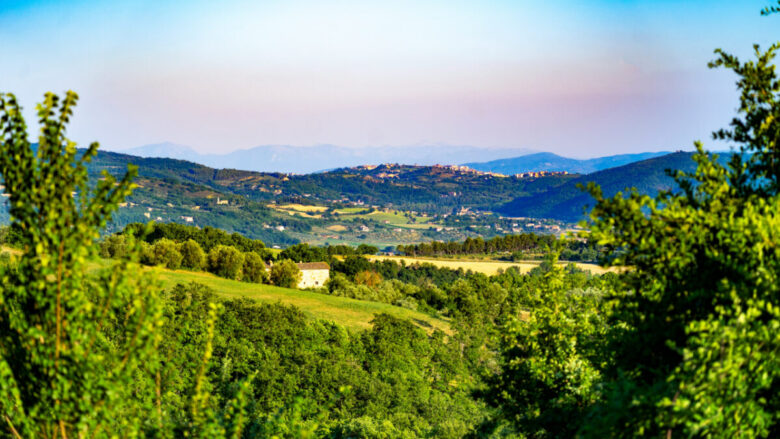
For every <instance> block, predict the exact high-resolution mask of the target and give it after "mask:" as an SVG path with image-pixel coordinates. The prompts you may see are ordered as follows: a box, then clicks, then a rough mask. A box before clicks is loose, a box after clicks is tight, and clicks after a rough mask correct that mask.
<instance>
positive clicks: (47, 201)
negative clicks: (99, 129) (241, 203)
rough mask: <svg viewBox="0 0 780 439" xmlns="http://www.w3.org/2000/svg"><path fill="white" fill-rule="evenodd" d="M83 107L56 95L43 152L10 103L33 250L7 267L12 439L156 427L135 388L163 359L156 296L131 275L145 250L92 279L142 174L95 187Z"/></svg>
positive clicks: (41, 108)
mask: <svg viewBox="0 0 780 439" xmlns="http://www.w3.org/2000/svg"><path fill="white" fill-rule="evenodd" d="M76 100H77V96H76V94H75V93H73V92H68V93H67V94H66V96H65V98H64V99H62V100H60V99H59V98H58V97H57V96H55V95H54V94H51V93H49V94H46V97H45V100H44V102H43V103H42V104H40V105H38V107H37V111H38V116H39V118H40V123H41V125H42V128H41V131H40V136H39V144H38V148H37V151H35V150H34V149H33V148H32V147H31V145H30V143H29V142H28V141H27V135H28V134H27V127H26V125H25V122H24V119H23V118H22V115H21V108H20V107H19V105H18V104H17V102H16V98H15V97H14V96H13V95H10V94H6V95H0V113H1V114H2V116H0V129H2V149H0V174H2V177H3V180H4V183H5V186H6V192H7V193H9V194H10V204H11V217H12V222H13V226H14V227H15V228H17V230H18V231H19V245H20V246H21V248H22V249H23V254H22V256H21V258H19V261H18V263H17V264H15V267H14V269H9V268H8V267H7V266H2V267H0V279H2V281H1V282H0V412H2V416H3V418H4V419H3V422H2V428H3V430H5V435H9V436H10V435H14V436H17V437H59V436H62V437H66V436H72V437H76V436H79V435H101V436H102V435H105V432H106V431H123V432H125V434H126V435H133V434H134V433H136V434H137V433H139V432H140V430H141V429H142V428H143V427H144V424H145V423H146V421H147V414H148V413H147V412H146V407H145V405H144V401H142V400H139V398H138V395H135V394H134V392H133V389H134V388H135V386H134V385H133V382H134V378H135V374H136V372H137V371H138V370H139V369H140V368H142V367H144V366H145V365H146V364H147V362H148V361H149V360H150V359H152V358H153V357H154V355H155V350H156V349H155V331H156V328H157V327H158V325H159V323H160V319H161V309H160V308H159V306H158V305H157V304H158V298H157V294H156V292H155V288H153V287H152V286H151V285H150V284H149V281H148V280H147V279H146V278H145V277H144V276H131V275H130V273H131V272H132V271H133V270H135V269H136V265H135V263H134V262H133V259H137V250H135V251H133V252H132V255H131V256H132V257H131V258H128V259H124V260H122V261H121V262H120V263H118V264H116V265H114V266H113V267H111V268H109V269H107V270H103V271H101V272H100V273H99V274H98V275H97V276H96V277H94V278H88V277H86V276H85V274H84V273H85V272H86V267H85V263H86V262H87V260H88V259H89V258H91V257H93V256H95V253H96V249H97V247H96V246H95V245H93V243H94V241H95V240H96V239H97V238H98V237H99V230H100V228H101V227H103V226H104V225H105V224H106V221H108V220H109V218H110V216H111V214H112V212H114V211H115V210H116V209H117V207H118V205H119V203H120V202H121V201H122V200H123V199H124V198H125V197H126V196H127V195H128V194H130V191H131V189H132V183H131V179H132V177H133V175H134V174H135V169H134V168H132V167H131V168H130V169H129V171H128V173H127V174H126V175H125V176H124V178H122V180H120V181H116V180H115V179H114V178H112V177H110V176H108V175H106V176H104V177H105V178H104V179H103V180H101V181H99V182H98V183H97V184H96V185H95V187H94V188H93V189H91V190H90V189H89V187H88V186H87V171H86V165H85V164H86V162H88V161H89V160H90V159H91V158H92V157H94V155H95V153H96V151H97V147H98V145H97V144H96V143H93V144H92V145H90V148H89V149H88V150H87V152H86V153H84V154H83V155H82V156H81V158H78V159H77V157H76V147H75V144H74V143H73V142H70V141H68V140H67V139H66V138H65V125H66V124H67V123H68V122H69V120H70V117H71V115H72V111H73V107H74V106H75V104H76ZM115 324H118V325H115ZM120 414H121V415H120Z"/></svg>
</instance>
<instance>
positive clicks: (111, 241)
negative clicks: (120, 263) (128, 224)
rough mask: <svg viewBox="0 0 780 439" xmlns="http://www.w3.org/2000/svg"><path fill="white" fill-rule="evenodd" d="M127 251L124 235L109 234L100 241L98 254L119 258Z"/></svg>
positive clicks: (104, 256)
mask: <svg viewBox="0 0 780 439" xmlns="http://www.w3.org/2000/svg"><path fill="white" fill-rule="evenodd" d="M128 253H129V252H128V248H127V242H126V241H125V237H124V235H111V236H109V237H107V238H106V239H104V240H103V242H101V243H100V256H101V257H103V258H116V259H121V258H124V257H125V255H127V254H128Z"/></svg>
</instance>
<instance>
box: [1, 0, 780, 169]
mask: <svg viewBox="0 0 780 439" xmlns="http://www.w3.org/2000/svg"><path fill="white" fill-rule="evenodd" d="M767 4H768V2H767V1H765V0H755V1H754V0H741V1H719V0H711V1H697V0H690V1H671V0H653V1H638V0H637V1H631V0H622V1H621V0H613V1H607V0H600V1H599V0H594V1H582V0H580V1H575V0H547V1H530V0H529V1H523V0H515V1H493V0H481V1H460V0H447V1H437V0H433V1H423V0H416V1H407V0H395V1H371V0H362V1H325V0H318V1H291V0H288V1H220V2H213V1H194V0H192V1H180V2H163V1H127V2H126V1H121V0H114V1H110V2H107V1H69V2H64V1H30V2H24V1H4V0H0V59H1V60H2V70H1V71H0V90H2V91H7V92H13V93H16V94H17V96H18V97H19V98H20V100H21V101H22V102H23V104H24V105H25V106H26V108H27V110H28V111H27V114H28V117H30V118H31V120H32V114H33V109H34V103H35V102H38V101H39V100H40V98H41V96H42V94H43V93H44V92H45V91H48V90H51V91H55V92H62V91H64V90H68V89H72V90H75V91H77V92H78V93H79V94H80V96H81V102H80V106H79V108H78V109H77V110H76V117H75V119H74V122H73V124H72V127H71V130H70V135H71V137H72V138H73V139H74V140H76V141H78V142H80V143H86V142H89V141H92V140H98V141H100V142H101V144H102V145H103V146H104V147H105V148H108V149H123V148H130V147H134V146H138V145H142V144H147V143H157V142H161V141H166V140H167V141H172V142H175V143H180V144H186V145H190V146H193V147H194V148H196V149H197V150H199V151H201V152H227V151H230V150H234V149H238V148H248V147H253V146H257V145H264V144H290V145H312V144H319V143H331V144H338V145H345V146H355V147H360V146H366V145H415V144H425V143H447V144H458V145H474V146H486V147H522V148H532V149H537V150H544V151H552V152H556V153H560V154H564V155H569V156H576V157H590V156H597V155H606V154H615V153H623V152H638V151H652V150H669V149H690V148H691V145H692V141H693V140H695V139H705V140H707V141H708V142H709V140H708V139H709V133H710V132H711V131H712V130H714V129H717V128H719V127H721V126H724V125H725V124H726V123H727V122H728V120H729V119H730V117H731V116H732V115H733V109H734V108H735V107H736V94H735V88H734V78H733V77H732V76H731V75H730V74H729V73H728V72H725V71H712V70H709V69H707V67H706V63H707V61H709V60H710V59H712V57H713V55H712V51H713V49H714V48H716V47H722V48H724V49H726V50H729V51H732V52H734V53H737V54H740V55H741V56H743V57H747V56H749V54H750V49H751V45H752V44H753V43H760V44H762V45H764V46H766V45H768V44H770V43H772V42H774V41H777V40H778V39H780V32H778V29H780V26H779V25H780V16H774V17H769V18H766V17H761V16H760V14H759V11H760V9H761V8H762V7H763V6H766V5H767ZM711 145H712V144H711ZM712 147H713V148H720V149H722V148H723V145H712Z"/></svg>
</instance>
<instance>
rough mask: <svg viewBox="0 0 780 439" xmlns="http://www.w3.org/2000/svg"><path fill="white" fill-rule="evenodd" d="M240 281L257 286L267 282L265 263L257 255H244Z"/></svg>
mask: <svg viewBox="0 0 780 439" xmlns="http://www.w3.org/2000/svg"><path fill="white" fill-rule="evenodd" d="M241 280H244V281H246V282H254V283H258V284H260V283H266V282H268V272H267V271H266V269H265V263H264V262H263V259H262V258H261V257H260V256H259V255H258V254H257V253H254V252H248V253H244V268H243V274H242V276H241Z"/></svg>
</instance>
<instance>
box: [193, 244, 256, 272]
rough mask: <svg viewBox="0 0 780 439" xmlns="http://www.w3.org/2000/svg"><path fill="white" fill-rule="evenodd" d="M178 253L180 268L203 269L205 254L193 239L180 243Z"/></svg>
mask: <svg viewBox="0 0 780 439" xmlns="http://www.w3.org/2000/svg"><path fill="white" fill-rule="evenodd" d="M179 253H181V266H182V267H183V268H187V269H189V270H196V271H197V270H200V269H202V268H205V266H206V252H204V251H203V249H202V248H201V247H200V244H198V243H197V242H196V241H195V240H194V239H188V240H187V241H185V242H183V243H181V244H180V245H179ZM258 257H259V256H258Z"/></svg>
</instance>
